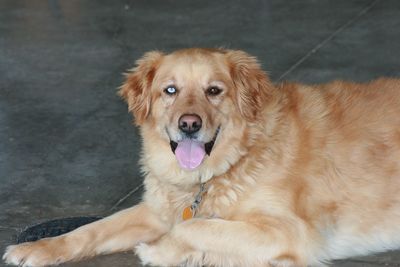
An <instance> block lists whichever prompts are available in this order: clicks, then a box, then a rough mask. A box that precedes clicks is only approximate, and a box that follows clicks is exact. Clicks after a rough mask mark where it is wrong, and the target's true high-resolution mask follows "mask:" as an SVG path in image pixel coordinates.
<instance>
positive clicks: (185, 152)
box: [175, 139, 206, 170]
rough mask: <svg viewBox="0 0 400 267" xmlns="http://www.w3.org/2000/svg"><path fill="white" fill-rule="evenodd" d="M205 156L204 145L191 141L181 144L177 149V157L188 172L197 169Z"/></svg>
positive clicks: (184, 141)
mask: <svg viewBox="0 0 400 267" xmlns="http://www.w3.org/2000/svg"><path fill="white" fill-rule="evenodd" d="M205 154H206V152H205V150H204V144H203V143H201V142H197V141H194V140H190V139H186V140H183V141H181V142H179V143H178V146H177V147H176V149H175V156H176V159H177V160H178V162H179V165H181V167H182V168H183V169H188V170H193V169H195V168H197V167H198V166H199V165H200V164H201V162H202V161H203V159H204V156H205Z"/></svg>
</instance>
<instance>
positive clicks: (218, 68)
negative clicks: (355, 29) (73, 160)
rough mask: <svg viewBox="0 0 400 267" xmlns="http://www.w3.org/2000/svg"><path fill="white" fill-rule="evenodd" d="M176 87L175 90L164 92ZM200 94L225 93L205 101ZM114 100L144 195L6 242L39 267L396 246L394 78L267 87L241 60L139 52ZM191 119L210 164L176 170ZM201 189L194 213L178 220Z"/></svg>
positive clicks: (169, 262)
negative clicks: (67, 226) (136, 147)
mask: <svg viewBox="0 0 400 267" xmlns="http://www.w3.org/2000/svg"><path fill="white" fill-rule="evenodd" d="M171 83H172V84H174V85H175V86H176V87H177V88H178V90H179V92H178V93H177V94H176V95H174V96H170V95H166V94H165V93H164V92H163V89H164V88H165V87H167V86H169V85H170V84H171ZM210 86H218V87H219V88H221V89H222V90H223V91H222V93H221V94H219V95H209V94H207V93H206V90H207V88H209V87H210ZM120 94H121V95H122V96H123V97H124V98H125V99H126V100H127V102H128V105H129V110H130V111H132V113H133V114H134V116H135V121H136V124H137V125H138V126H140V129H141V135H142V138H143V154H142V157H141V164H142V166H143V171H144V173H145V181H144V184H145V188H146V192H145V194H144V200H143V202H142V203H140V204H139V205H137V206H135V207H133V208H131V209H127V210H123V211H121V212H119V213H116V214H114V215H112V216H110V217H107V218H105V219H103V220H101V221H98V222H94V223H92V224H89V225H86V226H83V227H81V228H78V229H77V230H75V231H73V232H71V233H68V234H66V235H62V236H59V237H55V238H50V239H44V240H41V241H38V242H34V243H25V244H21V245H17V246H10V247H9V248H8V250H7V252H6V254H5V256H4V259H5V260H6V261H7V262H8V263H12V264H22V265H23V266H42V265H50V264H57V263H60V262H65V261H69V260H77V259H80V258H84V257H89V256H93V255H95V254H104V253H112V252H117V251H125V250H130V249H133V248H134V247H135V246H136V253H137V254H138V256H139V257H140V258H141V260H142V261H143V262H144V263H147V264H151V265H157V266H177V265H180V264H187V265H189V266H201V265H210V266H251V267H253V266H320V265H322V264H324V263H326V262H329V260H332V259H338V258H344V257H349V256H354V255H363V254H367V253H369V252H378V251H384V250H387V249H396V248H399V247H400V223H399V222H400V194H399V192H400V80H396V79H386V78H382V79H378V80H375V81H372V82H369V83H365V84H357V83H351V82H343V81H335V82H331V83H328V84H324V85H315V86H309V85H303V84H297V83H282V84H278V85H274V84H272V83H271V82H270V81H269V80H268V77H267V76H266V75H265V73H264V72H263V71H262V70H261V69H260V66H259V64H258V63H257V61H256V60H255V58H253V57H251V56H249V55H248V54H246V53H245V52H242V51H233V50H218V49H186V50H180V51H177V52H174V53H172V54H163V53H161V52H150V53H147V54H145V56H144V57H143V58H142V59H140V60H139V61H138V66H137V67H136V68H135V69H134V70H133V71H132V72H131V73H129V74H128V75H127V80H126V83H125V84H124V85H123V86H122V87H121V90H120ZM186 113H190V114H192V113H196V114H198V115H199V116H200V117H201V118H202V120H203V127H202V129H201V135H202V138H203V139H204V140H210V139H212V137H213V135H214V134H215V132H216V131H217V129H218V127H220V129H221V130H220V132H219V134H218V136H217V139H216V142H215V145H214V148H213V150H212V152H211V154H210V156H206V158H205V159H204V161H203V163H202V164H201V165H200V166H199V167H198V168H196V169H195V170H193V171H186V170H183V169H181V168H180V167H179V165H178V164H177V160H176V158H175V156H174V154H173V153H172V152H171V148H170V144H169V141H170V140H169V138H171V136H172V138H173V137H174V136H176V135H177V134H178V132H177V131H178V129H177V121H178V118H179V117H180V116H181V115H182V114H186ZM200 181H201V182H202V183H206V187H207V192H206V194H205V195H204V196H203V201H202V202H201V205H200V209H199V211H198V213H197V216H196V218H193V219H190V220H187V221H182V219H181V215H182V211H183V209H184V208H185V207H186V206H189V205H190V204H191V203H192V202H193V200H194V197H195V195H196V194H197V192H198V190H199V182H200Z"/></svg>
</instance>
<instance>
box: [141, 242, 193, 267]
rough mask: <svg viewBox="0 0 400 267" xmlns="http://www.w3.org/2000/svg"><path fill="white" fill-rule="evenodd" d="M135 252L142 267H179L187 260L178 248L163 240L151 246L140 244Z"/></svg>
mask: <svg viewBox="0 0 400 267" xmlns="http://www.w3.org/2000/svg"><path fill="white" fill-rule="evenodd" d="M135 250H136V255H138V256H139V258H140V260H141V261H142V263H143V264H144V265H151V266H179V265H182V264H183V263H184V262H185V261H186V259H187V256H186V255H185V254H186V253H184V251H183V250H182V249H181V248H180V247H178V246H177V245H176V244H172V243H169V242H167V241H166V240H163V239H161V240H160V241H158V242H155V243H153V244H144V243H141V244H139V245H138V246H136V248H135Z"/></svg>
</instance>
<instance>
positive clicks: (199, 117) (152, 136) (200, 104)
mask: <svg viewBox="0 0 400 267" xmlns="http://www.w3.org/2000/svg"><path fill="white" fill-rule="evenodd" d="M270 93H271V84H270V82H269V80H268V78H267V76H266V75H265V73H264V72H263V71H262V70H261V68H260V66H259V64H258V63H257V61H256V59H255V58H254V57H251V56H250V55H248V54H246V53H245V52H242V51H233V50H222V49H186V50H179V51H177V52H174V53H171V54H163V53H161V52H157V51H155V52H149V53H146V54H145V55H144V56H143V57H142V58H141V59H140V60H138V61H137V67H136V68H134V69H133V70H132V71H131V72H130V73H128V75H127V80H126V82H125V84H124V85H123V86H122V87H121V90H120V94H121V95H122V96H123V97H124V98H125V99H126V101H127V102H128V105H129V110H130V111H132V113H133V115H134V117H135V122H136V124H137V125H138V126H140V127H141V129H142V136H143V139H144V146H145V154H148V155H150V154H157V153H159V154H162V155H163V157H164V158H165V159H164V161H168V162H169V163H170V164H175V166H177V167H178V166H179V168H180V169H181V170H184V171H192V172H193V171H198V170H201V169H202V170H205V169H207V170H208V173H210V172H211V173H212V174H210V175H215V174H216V173H217V174H218V173H221V172H223V171H226V169H227V168H229V166H230V165H232V164H234V162H235V161H237V160H238V158H240V154H241V146H243V145H246V144H245V143H246V138H249V136H248V133H247V131H248V130H246V128H248V126H249V125H251V124H254V123H257V122H258V121H260V117H261V113H262V110H263V107H264V106H265V104H266V101H268V99H269V97H270ZM147 141H148V142H149V143H147ZM167 146H168V153H169V155H167V154H166V151H165V150H166V147H167ZM152 157H156V155H153V156H152ZM171 159H172V161H173V163H172V162H171ZM144 160H145V161H146V159H144ZM162 165H163V164H161V163H159V165H158V166H162ZM169 168H171V166H169Z"/></svg>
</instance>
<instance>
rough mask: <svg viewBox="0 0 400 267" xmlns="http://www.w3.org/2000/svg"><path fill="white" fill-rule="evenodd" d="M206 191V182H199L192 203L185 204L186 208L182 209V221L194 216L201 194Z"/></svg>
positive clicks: (201, 197)
mask: <svg viewBox="0 0 400 267" xmlns="http://www.w3.org/2000/svg"><path fill="white" fill-rule="evenodd" d="M206 192H207V188H206V183H200V189H199V192H198V193H197V195H196V197H195V198H194V201H193V203H192V205H190V206H187V207H186V208H184V209H183V212H182V220H184V221H186V220H190V219H192V218H194V217H195V216H196V214H197V211H198V209H199V206H200V203H201V201H202V199H203V195H204V194H205V193H206Z"/></svg>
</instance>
